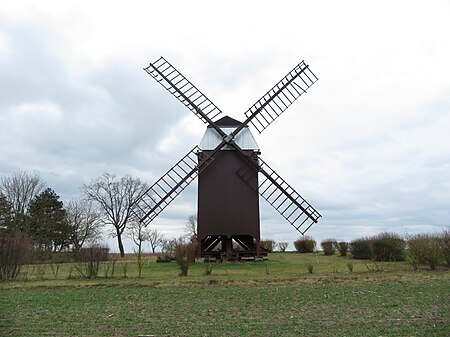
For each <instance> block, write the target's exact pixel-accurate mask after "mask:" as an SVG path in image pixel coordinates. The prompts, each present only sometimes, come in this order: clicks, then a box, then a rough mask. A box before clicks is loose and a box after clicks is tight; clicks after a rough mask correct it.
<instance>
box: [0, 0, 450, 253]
mask: <svg viewBox="0 0 450 337" xmlns="http://www.w3.org/2000/svg"><path fill="white" fill-rule="evenodd" d="M217 3H218V2H212V1H126V2H125V1H122V2H116V1H38V2H36V1H21V0H15V1H3V2H1V3H0V125H1V132H0V176H2V177H3V176H8V175H10V174H12V173H13V172H18V171H23V170H28V171H37V172H39V173H40V174H41V176H42V178H43V179H44V180H45V181H46V182H47V184H48V185H49V186H50V187H52V188H53V189H54V190H55V191H56V193H58V194H59V195H60V196H61V199H62V200H63V201H64V202H68V201H69V200H71V199H72V198H76V197H78V196H79V194H80V191H79V188H80V186H81V185H82V184H83V183H89V182H90V181H91V179H94V178H96V177H98V176H100V175H101V174H102V173H104V172H109V173H114V174H117V175H118V176H122V175H125V174H130V175H132V176H135V177H139V178H141V179H143V180H145V181H146V182H148V183H149V184H152V183H153V182H154V181H155V180H156V179H157V178H159V176H160V175H162V174H163V173H164V172H165V171H166V170H167V169H168V168H170V167H171V166H172V165H173V164H174V163H175V162H176V161H178V159H179V158H181V156H183V155H184V154H185V153H186V152H188V151H189V150H190V149H191V148H192V147H193V146H194V145H196V144H198V142H199V141H200V139H201V137H202V134H203V132H204V130H205V125H204V124H203V123H202V122H201V121H200V120H198V118H197V117H195V116H193V115H192V114H191V113H190V111H189V110H188V109H186V108H185V107H184V106H183V105H182V104H181V103H179V102H178V101H177V100H176V99H174V98H173V97H172V96H171V95H170V94H169V93H168V92H166V91H165V90H164V89H163V88H162V87H161V86H159V85H158V84H157V83H156V82H155V81H154V80H153V79H152V78H151V77H150V76H149V75H148V74H147V73H146V72H144V71H143V69H142V68H143V67H145V66H147V65H148V63H149V62H153V61H155V60H156V59H157V58H159V56H161V55H163V56H164V57H165V58H166V59H168V60H169V61H170V62H171V63H172V64H173V65H174V66H175V67H176V68H178V70H180V71H181V72H182V73H183V74H184V75H185V76H186V77H187V78H188V79H190V80H191V81H192V82H193V83H194V84H195V85H196V86H197V87H198V88H199V89H200V90H201V91H202V92H203V93H205V94H206V95H207V96H208V97H209V98H210V99H211V100H212V101H213V102H214V103H215V104H216V105H217V106H218V107H220V108H221V109H222V111H224V112H225V113H226V114H228V115H230V116H231V117H233V118H236V119H240V120H243V113H244V112H245V110H247V108H249V107H250V106H251V105H252V104H253V103H254V102H255V101H256V100H258V99H259V98H260V97H261V96H262V95H263V94H264V93H265V92H266V91H267V90H268V89H269V88H270V87H272V86H273V85H274V84H275V83H276V82H277V81H278V80H280V79H281V77H282V76H284V75H285V74H286V73H287V72H288V71H289V70H290V69H291V68H293V67H294V66H295V65H296V64H297V63H299V62H300V61H301V60H303V59H304V60H305V61H306V62H307V64H309V65H310V67H311V69H312V70H313V71H314V73H315V74H316V75H317V76H318V77H319V81H318V82H317V83H316V84H315V85H314V86H313V87H312V88H311V89H310V90H309V91H308V93H307V94H306V95H304V96H302V97H301V98H300V99H299V100H298V101H297V102H295V103H294V105H292V106H291V107H290V108H289V109H288V110H287V111H286V112H285V113H284V114H283V115H282V116H281V117H280V118H279V119H277V120H276V121H275V122H274V123H273V124H272V125H271V126H269V127H268V128H267V129H266V130H265V131H264V132H263V133H262V134H261V135H259V134H258V133H257V132H256V131H254V132H253V133H254V136H255V138H256V140H257V142H258V143H259V145H260V147H261V151H262V158H263V159H264V160H265V161H266V162H267V163H268V164H269V165H270V166H272V168H274V169H275V170H276V171H277V172H278V173H279V174H280V175H281V176H282V177H283V178H284V179H285V180H287V181H288V182H289V183H290V184H291V185H292V186H293V187H294V188H295V189H296V190H297V191H298V192H299V193H300V194H302V195H303V196H304V197H305V198H306V199H307V200H308V201H309V202H310V203H312V204H313V205H314V206H315V207H316V208H317V209H318V211H319V212H321V213H322V215H323V218H322V219H321V221H320V223H319V224H317V225H315V226H313V227H312V228H311V229H310V231H309V232H308V233H309V234H310V235H312V236H313V237H314V238H316V240H317V241H319V242H320V240H322V239H325V238H328V237H334V238H336V239H338V240H351V239H353V238H356V237H359V236H362V235H370V234H374V233H379V232H380V231H392V232H396V233H399V234H406V233H417V232H434V231H440V230H441V229H442V228H443V227H444V226H449V225H450V62H449V60H450V39H449V37H448V32H450V20H449V17H450V2H448V1H432V0H430V1H427V2H424V1H331V0H330V1H309V2H306V1H261V0H259V1H245V2H244V1H226V2H221V4H217ZM196 207H197V206H196V186H195V184H193V185H192V186H191V187H190V188H188V189H187V190H186V191H185V193H183V194H182V195H181V196H180V197H179V198H178V199H177V200H176V201H175V202H174V203H173V204H171V205H170V206H169V207H168V208H167V209H166V210H165V211H164V212H163V213H162V214H161V216H160V217H159V218H157V220H155V221H154V223H153V226H155V227H157V228H158V229H160V230H161V231H163V232H165V233H166V234H167V235H168V236H174V235H180V234H182V233H183V227H184V223H185V222H186V218H187V216H188V215H190V214H193V213H195V211H196ZM261 220H262V225H261V231H262V237H264V238H274V239H276V240H288V241H292V240H293V239H295V238H296V237H297V236H298V233H297V232H296V231H295V229H293V228H292V227H290V225H289V224H288V223H286V222H285V221H284V219H282V218H281V216H279V215H278V213H276V211H274V210H273V209H271V207H270V206H267V205H266V203H265V201H264V200H261ZM112 248H114V247H112Z"/></svg>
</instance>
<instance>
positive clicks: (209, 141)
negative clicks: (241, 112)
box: [199, 126, 259, 152]
mask: <svg viewBox="0 0 450 337" xmlns="http://www.w3.org/2000/svg"><path fill="white" fill-rule="evenodd" d="M221 129H222V130H223V132H225V133H226V134H227V135H229V134H230V133H232V132H233V131H234V130H235V129H236V127H221ZM234 141H235V143H236V144H237V145H239V147H240V148H241V149H242V150H253V151H258V152H259V146H258V144H257V143H256V140H255V138H254V137H253V135H252V133H251V132H250V129H249V128H248V126H246V127H244V128H243V129H242V130H241V131H240V132H239V133H238V134H237V135H236V138H234ZM221 142H222V137H221V136H220V135H219V133H218V132H217V131H216V130H214V128H211V127H208V128H206V132H205V134H204V135H203V138H202V140H201V141H200V145H199V148H200V150H202V151H211V150H214V149H215V148H216V147H217V145H219V144H220V143H221ZM222 150H233V147H231V146H230V145H225V146H224V147H223V148H222Z"/></svg>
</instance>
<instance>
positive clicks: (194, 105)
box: [144, 57, 222, 124]
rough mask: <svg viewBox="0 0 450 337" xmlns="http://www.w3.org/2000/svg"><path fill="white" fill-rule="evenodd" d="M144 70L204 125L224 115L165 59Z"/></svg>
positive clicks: (151, 64) (161, 58) (160, 59)
mask: <svg viewBox="0 0 450 337" xmlns="http://www.w3.org/2000/svg"><path fill="white" fill-rule="evenodd" d="M144 70H145V71H146V72H147V73H148V74H150V75H151V76H152V77H153V78H154V79H155V80H156V81H158V82H159V84H161V85H162V86H163V87H164V88H165V89H166V90H167V91H169V92H170V93H171V94H172V95H174V96H175V97H176V98H177V99H178V100H179V101H180V102H181V103H183V104H184V105H185V106H186V107H188V108H189V110H191V111H192V112H193V113H194V114H195V115H196V116H197V117H198V118H200V119H201V120H202V121H203V122H204V123H206V124H208V123H210V122H211V120H213V119H215V118H216V117H219V115H220V114H221V113H222V111H221V110H220V109H219V108H218V107H217V106H216V105H215V104H214V103H213V102H211V101H210V100H209V98H208V97H206V96H205V95H203V94H202V93H201V92H200V90H198V89H197V87H196V86H195V85H193V84H192V83H191V82H190V81H189V80H188V79H186V77H184V76H183V75H182V74H181V73H180V72H179V71H178V70H176V69H175V68H174V67H173V66H172V65H171V64H170V63H169V62H168V61H167V60H166V59H164V58H163V57H160V58H159V59H158V60H157V61H156V62H154V63H150V65H149V66H148V67H147V68H144Z"/></svg>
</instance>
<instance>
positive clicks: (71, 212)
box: [66, 199, 103, 251]
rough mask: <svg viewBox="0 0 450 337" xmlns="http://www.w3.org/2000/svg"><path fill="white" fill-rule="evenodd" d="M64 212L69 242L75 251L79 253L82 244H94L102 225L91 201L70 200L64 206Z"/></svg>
mask: <svg viewBox="0 0 450 337" xmlns="http://www.w3.org/2000/svg"><path fill="white" fill-rule="evenodd" d="M66 212H67V223H68V225H69V228H70V242H71V244H73V248H74V250H75V251H79V250H80V248H81V247H83V244H84V243H87V242H90V243H94V242H95V241H96V240H97V239H98V238H99V237H100V233H101V228H102V225H103V224H102V222H101V221H100V216H101V215H100V212H99V211H98V210H97V209H96V208H95V207H94V204H93V202H92V201H91V200H86V199H74V200H71V201H70V202H69V203H68V204H67V206H66Z"/></svg>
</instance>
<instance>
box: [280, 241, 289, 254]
mask: <svg viewBox="0 0 450 337" xmlns="http://www.w3.org/2000/svg"><path fill="white" fill-rule="evenodd" d="M277 246H278V249H279V250H280V252H283V253H284V252H285V251H286V248H287V247H288V246H289V242H286V241H280V242H278V243H277Z"/></svg>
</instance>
